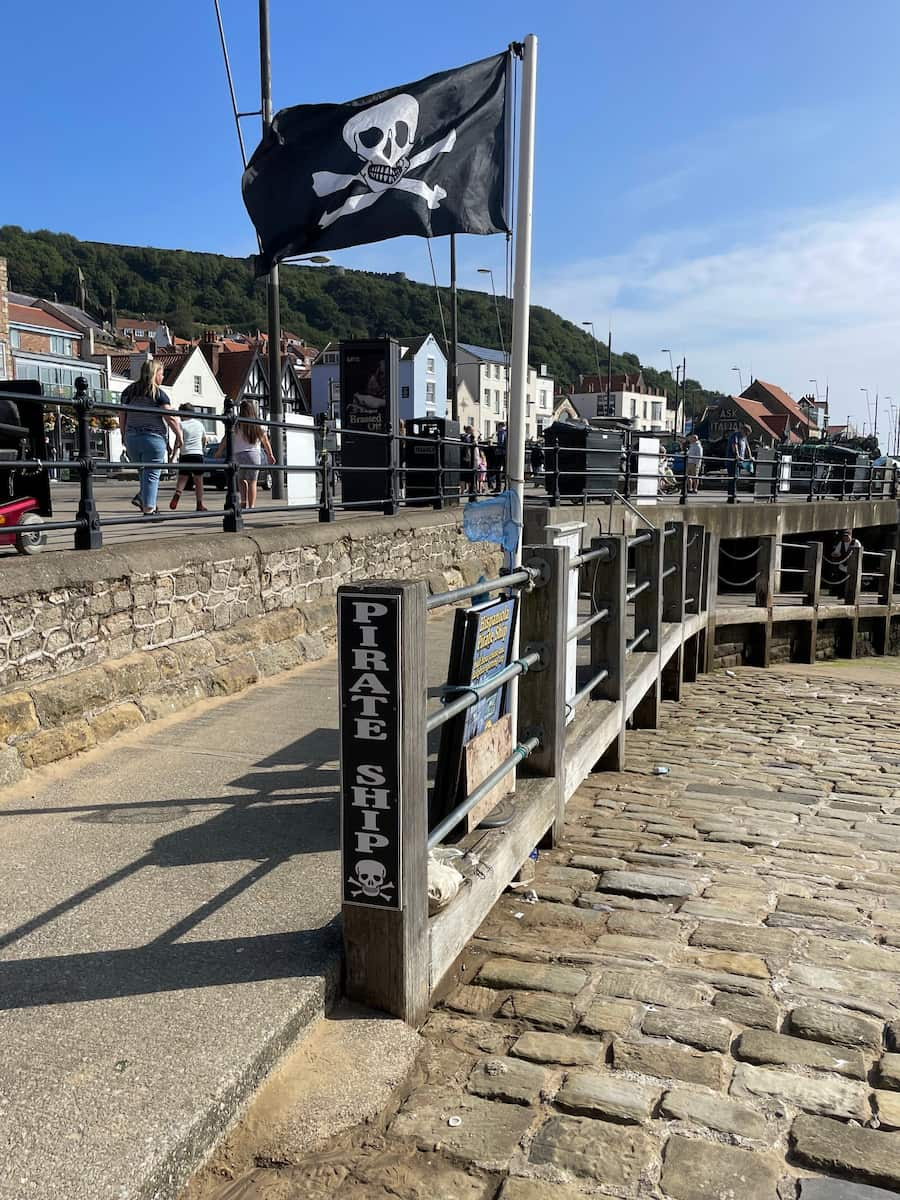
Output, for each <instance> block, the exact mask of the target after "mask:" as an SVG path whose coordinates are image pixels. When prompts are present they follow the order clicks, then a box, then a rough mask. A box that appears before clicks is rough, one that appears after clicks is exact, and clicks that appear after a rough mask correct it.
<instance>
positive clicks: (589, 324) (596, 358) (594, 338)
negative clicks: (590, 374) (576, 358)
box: [581, 321, 615, 417]
mask: <svg viewBox="0 0 900 1200" xmlns="http://www.w3.org/2000/svg"><path fill="white" fill-rule="evenodd" d="M581 323H582V325H587V327H588V328H589V329H590V331H591V340H592V341H593V343H594V362H595V363H596V364H597V387H598V388H599V387H600V351H599V349H598V342H597V334H596V333H595V332H594V322H593V321H582V322H581ZM596 415H597V416H598V417H599V416H600V412H599V406H598V412H597V414H596ZM606 415H607V416H610V415H615V414H610V411H609V396H608V395H607V397H606Z"/></svg>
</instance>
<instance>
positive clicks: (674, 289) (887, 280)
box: [534, 197, 900, 420]
mask: <svg viewBox="0 0 900 1200" xmlns="http://www.w3.org/2000/svg"><path fill="white" fill-rule="evenodd" d="M766 226H767V227H766V228H765V229H764V230H763V231H762V232H758V233H757V234H756V235H755V236H753V235H752V234H751V232H750V231H749V230H748V229H746V228H744V229H741V230H737V231H736V230H728V229H723V228H718V229H713V230H686V231H683V232H682V231H672V232H669V233H666V234H662V235H656V236H654V237H652V238H648V239H644V240H642V241H641V242H639V243H638V244H637V245H635V246H634V247H632V248H631V249H630V250H628V251H626V252H625V253H622V254H619V255H615V256H611V257H609V258H601V259H593V260H587V261H581V262H574V263H571V264H569V265H568V266H567V267H564V268H561V269H560V270H558V271H556V272H554V273H552V274H546V273H544V274H541V275H539V276H538V277H536V279H535V289H534V291H535V299H536V300H537V302H538V303H541V304H546V305H548V306H549V307H551V308H554V309H556V311H558V312H561V313H563V315H565V316H567V317H569V318H571V319H572V320H574V321H580V320H583V319H585V318H589V317H594V319H595V320H597V321H598V328H601V327H602V328H604V329H605V328H606V314H607V313H608V312H610V311H612V312H613V314H614V315H613V322H612V328H613V339H614V344H617V345H618V347H619V348H621V349H628V350H633V351H635V352H636V353H638V354H640V356H641V358H642V360H643V361H645V362H649V363H659V364H660V365H663V357H662V356H661V355H660V353H659V348H660V347H661V346H664V345H665V346H670V347H671V348H672V350H673V351H676V350H677V351H678V352H679V353H685V354H686V355H687V358H688V374H689V375H690V376H692V377H695V378H699V379H701V380H702V381H703V382H704V383H705V384H706V385H707V386H712V387H718V388H720V389H722V390H733V383H734V380H735V379H736V376H735V375H733V374H732V372H731V367H732V366H734V365H735V364H737V365H739V366H740V367H741V369H742V371H743V373H744V380H745V382H746V380H747V378H748V375H749V371H750V368H751V364H752V369H753V373H754V374H755V375H758V376H760V377H762V378H764V379H768V380H770V381H771V382H776V383H779V384H781V385H782V386H784V387H786V388H787V389H788V390H789V391H791V392H792V393H794V394H795V395H796V394H798V393H802V392H803V391H805V390H807V389H808V387H809V384H808V381H809V379H810V378H811V377H815V378H817V379H818V381H819V385H820V388H821V389H822V390H824V385H825V380H826V378H827V379H828V380H829V382H830V384H831V398H832V402H833V403H832V413H833V414H835V415H837V414H838V413H840V414H842V415H844V414H846V412H847V411H850V412H854V413H856V414H857V415H858V417H859V419H860V420H861V419H862V418H863V416H864V407H865V401H864V399H863V397H862V395H861V393H860V391H859V388H860V386H867V387H868V388H869V389H870V391H871V393H872V396H873V397H874V394H875V390H876V388H879V389H880V390H881V392H882V394H884V393H891V394H894V393H896V395H897V397H900V355H898V353H897V345H898V334H900V197H895V198H892V199H890V200H884V201H880V202H878V203H871V204H869V205H856V206H854V207H852V208H845V209H843V210H840V211H838V210H828V211H824V210H823V211H819V212H815V211H806V212H799V213H792V214H787V215H783V216H782V217H780V218H777V219H768V220H767V221H766Z"/></svg>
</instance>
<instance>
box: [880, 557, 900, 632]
mask: <svg viewBox="0 0 900 1200" xmlns="http://www.w3.org/2000/svg"><path fill="white" fill-rule="evenodd" d="M896 569H897V551H896V550H886V551H885V552H884V553H883V554H882V556H881V572H882V573H881V579H880V580H879V585H878V603H879V604H881V605H884V618H883V619H882V618H881V617H879V618H878V619H877V621H876V625H875V635H876V637H875V649H876V650H877V651H878V653H879V654H887V653H888V651H889V649H890V644H891V606H892V604H893V599H894V571H895V570H896Z"/></svg>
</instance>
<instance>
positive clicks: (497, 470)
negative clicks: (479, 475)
mask: <svg viewBox="0 0 900 1200" xmlns="http://www.w3.org/2000/svg"><path fill="white" fill-rule="evenodd" d="M505 486H506V425H505V423H504V422H503V421H501V422H500V424H499V425H498V426H497V445H496V447H495V450H494V491H495V492H499V491H502V490H503V488H504V487H505Z"/></svg>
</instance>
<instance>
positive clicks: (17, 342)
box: [9, 329, 22, 350]
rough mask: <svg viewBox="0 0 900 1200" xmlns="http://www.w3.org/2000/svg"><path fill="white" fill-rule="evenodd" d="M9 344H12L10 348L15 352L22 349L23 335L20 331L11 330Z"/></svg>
mask: <svg viewBox="0 0 900 1200" xmlns="http://www.w3.org/2000/svg"><path fill="white" fill-rule="evenodd" d="M9 344H10V346H12V348H13V350H18V349H20V348H21V345H22V333H21V331H20V330H18V329H11V330H10V331H9Z"/></svg>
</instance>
